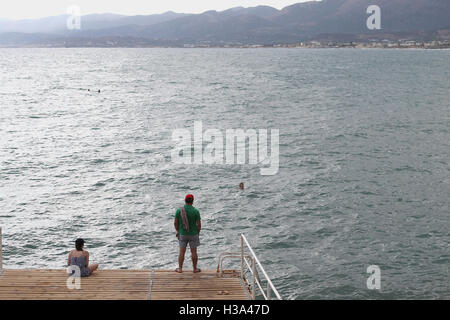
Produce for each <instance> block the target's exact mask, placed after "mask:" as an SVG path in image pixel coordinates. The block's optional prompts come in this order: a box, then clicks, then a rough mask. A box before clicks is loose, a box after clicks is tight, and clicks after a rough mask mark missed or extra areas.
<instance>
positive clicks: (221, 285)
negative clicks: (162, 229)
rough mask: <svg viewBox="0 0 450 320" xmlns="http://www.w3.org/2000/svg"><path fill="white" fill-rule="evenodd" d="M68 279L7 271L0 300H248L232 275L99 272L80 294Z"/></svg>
mask: <svg viewBox="0 0 450 320" xmlns="http://www.w3.org/2000/svg"><path fill="white" fill-rule="evenodd" d="M67 279H68V274H67V273H66V271H65V270H55V269H50V270H41V269H37V270H32V269H26V270H11V269H8V270H4V273H3V275H1V276H0V300H22V299H25V300H27V299H33V300H47V299H58V300H79V299H82V300H87V299H92V300H107V299H111V300H124V299H133V300H138V299H152V300H153V299H164V300H170V299H177V300H185V299H194V300H205V299H208V300H220V299H227V300H228V299H247V298H248V297H247V295H246V293H245V289H244V288H243V287H242V284H241V281H240V278H238V277H236V273H235V272H233V271H230V272H229V273H228V274H225V275H224V276H223V277H222V276H219V275H218V274H217V272H216V271H215V270H204V271H202V272H200V273H193V272H192V271H184V272H183V273H181V274H179V273H176V272H174V271H172V270H153V271H151V270H98V271H97V272H95V273H94V274H93V275H92V276H90V277H86V278H81V289H80V290H70V289H68V288H67V286H66V281H67ZM223 292H227V294H223Z"/></svg>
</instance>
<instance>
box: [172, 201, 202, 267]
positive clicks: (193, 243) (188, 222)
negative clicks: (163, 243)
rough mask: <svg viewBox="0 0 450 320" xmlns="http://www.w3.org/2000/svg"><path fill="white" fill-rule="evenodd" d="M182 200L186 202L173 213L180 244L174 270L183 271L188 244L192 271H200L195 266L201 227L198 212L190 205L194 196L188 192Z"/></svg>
mask: <svg viewBox="0 0 450 320" xmlns="http://www.w3.org/2000/svg"><path fill="white" fill-rule="evenodd" d="M184 201H185V202H186V204H185V205H184V206H183V207H181V208H178V210H177V212H176V213H175V221H174V226H175V230H177V238H178V242H179V245H180V254H179V255H178V266H179V267H178V268H177V269H176V270H175V271H176V272H178V273H182V272H183V263H184V254H185V253H186V247H187V245H188V244H189V248H190V249H191V256H192V265H193V267H194V273H197V272H200V271H201V270H200V269H198V268H197V261H198V255H197V247H198V246H199V245H200V238H199V233H200V230H201V228H202V224H201V222H200V212H199V211H198V210H197V209H196V208H194V206H193V205H192V204H193V203H194V196H193V195H192V194H188V195H187V196H186V198H185V199H184Z"/></svg>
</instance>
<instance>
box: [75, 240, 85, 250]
mask: <svg viewBox="0 0 450 320" xmlns="http://www.w3.org/2000/svg"><path fill="white" fill-rule="evenodd" d="M83 245H84V240H83V239H81V238H78V239H77V240H75V248H76V249H77V250H78V251H83Z"/></svg>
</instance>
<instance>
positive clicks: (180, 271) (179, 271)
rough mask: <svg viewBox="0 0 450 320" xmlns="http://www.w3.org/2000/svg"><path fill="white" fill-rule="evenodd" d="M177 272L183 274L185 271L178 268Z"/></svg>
mask: <svg viewBox="0 0 450 320" xmlns="http://www.w3.org/2000/svg"><path fill="white" fill-rule="evenodd" d="M175 272H178V273H182V272H183V269H181V268H176V269H175Z"/></svg>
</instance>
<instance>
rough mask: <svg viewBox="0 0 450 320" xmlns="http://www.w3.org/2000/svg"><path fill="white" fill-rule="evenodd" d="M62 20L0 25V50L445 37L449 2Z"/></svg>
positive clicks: (389, 0)
mask: <svg viewBox="0 0 450 320" xmlns="http://www.w3.org/2000/svg"><path fill="white" fill-rule="evenodd" d="M370 5H378V6H379V7H380V9H381V30H369V29H368V28H367V26H366V20H367V18H368V17H369V14H367V12H366V10H367V8H368V7H369V6H370ZM67 19H68V15H61V16H56V17H46V18H42V19H35V20H19V21H10V20H0V45H1V46H29V45H48V46H88V45H93V46H96V45H99V46H102V45H104V44H106V43H109V44H111V43H112V44H117V45H119V46H147V45H150V46H151V45H164V46H171V45H173V46H180V45H186V44H201V43H207V44H216V45H223V44H286V43H297V42H300V41H311V40H318V39H319V40H320V39H328V40H336V41H339V40H341V39H346V40H349V39H350V40H353V39H360V40H361V39H369V38H374V37H375V38H387V39H395V38H405V37H409V38H416V39H424V38H427V39H444V40H448V39H450V0H322V1H309V2H302V3H297V4H293V5H290V6H287V7H285V8H283V9H281V10H278V9H275V8H272V7H269V6H257V7H251V8H244V7H235V8H231V9H228V10H225V11H213V10H211V11H206V12H204V13H201V14H184V13H175V12H172V11H169V12H166V13H163V14H154V15H140V16H124V15H117V14H92V15H86V16H82V17H81V29H80V30H68V29H67V26H66V23H67Z"/></svg>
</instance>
